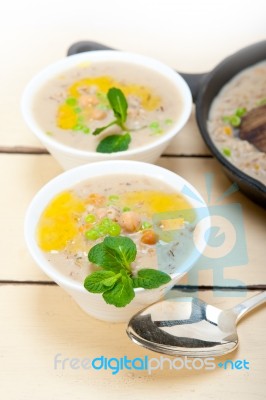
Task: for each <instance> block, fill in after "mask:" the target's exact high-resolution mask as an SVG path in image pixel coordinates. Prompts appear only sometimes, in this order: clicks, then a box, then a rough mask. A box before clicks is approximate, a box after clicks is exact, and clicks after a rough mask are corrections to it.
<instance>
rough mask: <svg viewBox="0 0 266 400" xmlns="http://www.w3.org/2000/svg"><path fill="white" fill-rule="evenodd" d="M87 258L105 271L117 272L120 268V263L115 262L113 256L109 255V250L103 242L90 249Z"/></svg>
mask: <svg viewBox="0 0 266 400" xmlns="http://www.w3.org/2000/svg"><path fill="white" fill-rule="evenodd" d="M88 259H89V261H90V262H92V263H93V264H96V265H98V266H99V267H102V268H104V269H105V270H107V271H114V272H116V273H118V272H119V271H120V269H121V264H120V263H119V262H117V259H116V258H115V257H111V256H110V255H109V251H108V249H107V248H106V247H105V245H104V243H103V242H102V243H98V244H96V245H95V246H93V247H92V248H91V249H90V251H89V253H88Z"/></svg>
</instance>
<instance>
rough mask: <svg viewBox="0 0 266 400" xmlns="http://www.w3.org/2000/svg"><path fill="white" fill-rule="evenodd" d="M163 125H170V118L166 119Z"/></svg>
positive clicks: (171, 121)
mask: <svg viewBox="0 0 266 400" xmlns="http://www.w3.org/2000/svg"><path fill="white" fill-rule="evenodd" d="M164 123H165V124H166V125H171V124H172V123H173V120H172V119H171V118H167V119H166V120H165V121H164Z"/></svg>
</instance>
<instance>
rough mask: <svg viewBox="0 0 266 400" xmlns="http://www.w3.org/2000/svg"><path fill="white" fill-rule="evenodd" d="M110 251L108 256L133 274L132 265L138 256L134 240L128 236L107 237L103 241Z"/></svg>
mask: <svg viewBox="0 0 266 400" xmlns="http://www.w3.org/2000/svg"><path fill="white" fill-rule="evenodd" d="M103 244H104V246H105V247H106V249H107V251H108V256H109V257H110V259H112V260H116V261H117V263H118V264H119V265H120V266H121V267H123V268H124V269H127V270H128V271H130V272H131V266H130V264H131V263H132V262H133V261H134V260H135V258H136V255H137V247H136V245H135V243H134V242H133V240H132V239H130V238H128V237H126V236H116V237H111V236H107V237H106V238H105V239H104V241H103Z"/></svg>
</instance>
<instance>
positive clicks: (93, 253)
mask: <svg viewBox="0 0 266 400" xmlns="http://www.w3.org/2000/svg"><path fill="white" fill-rule="evenodd" d="M136 255H137V249H136V245H135V243H134V242H133V240H131V239H130V238H128V237H125V236H116V237H109V236H107V237H105V239H104V240H103V242H102V243H99V244H96V245H95V246H93V247H92V248H91V249H90V251H89V253H88V259H89V261H90V262H92V263H93V264H95V265H97V266H99V267H101V268H102V270H99V271H96V272H93V273H92V274H90V275H88V276H87V277H86V279H85V281H84V287H85V289H86V290H88V291H89V292H91V293H102V296H103V298H104V300H105V302H106V303H107V304H112V305H114V306H116V307H125V306H126V305H127V304H129V303H130V302H131V301H132V300H133V298H134V297H135V292H134V288H138V287H142V288H145V289H154V288H158V287H159V286H161V285H164V284H166V283H168V282H169V281H170V280H171V277H170V276H169V275H168V274H166V273H165V272H162V271H158V270H155V269H150V268H147V269H141V270H139V271H138V273H137V275H136V276H134V275H133V272H132V267H131V263H132V262H133V261H134V260H135V259H136Z"/></svg>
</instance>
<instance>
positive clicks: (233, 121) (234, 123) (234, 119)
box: [230, 115, 241, 128]
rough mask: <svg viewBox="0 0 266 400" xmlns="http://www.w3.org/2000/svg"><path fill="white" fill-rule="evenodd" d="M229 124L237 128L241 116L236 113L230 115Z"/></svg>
mask: <svg viewBox="0 0 266 400" xmlns="http://www.w3.org/2000/svg"><path fill="white" fill-rule="evenodd" d="M230 124H231V125H232V126H233V127H234V128H237V127H238V126H239V125H240V124H241V118H240V117H238V116H237V115H232V117H231V118H230Z"/></svg>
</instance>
